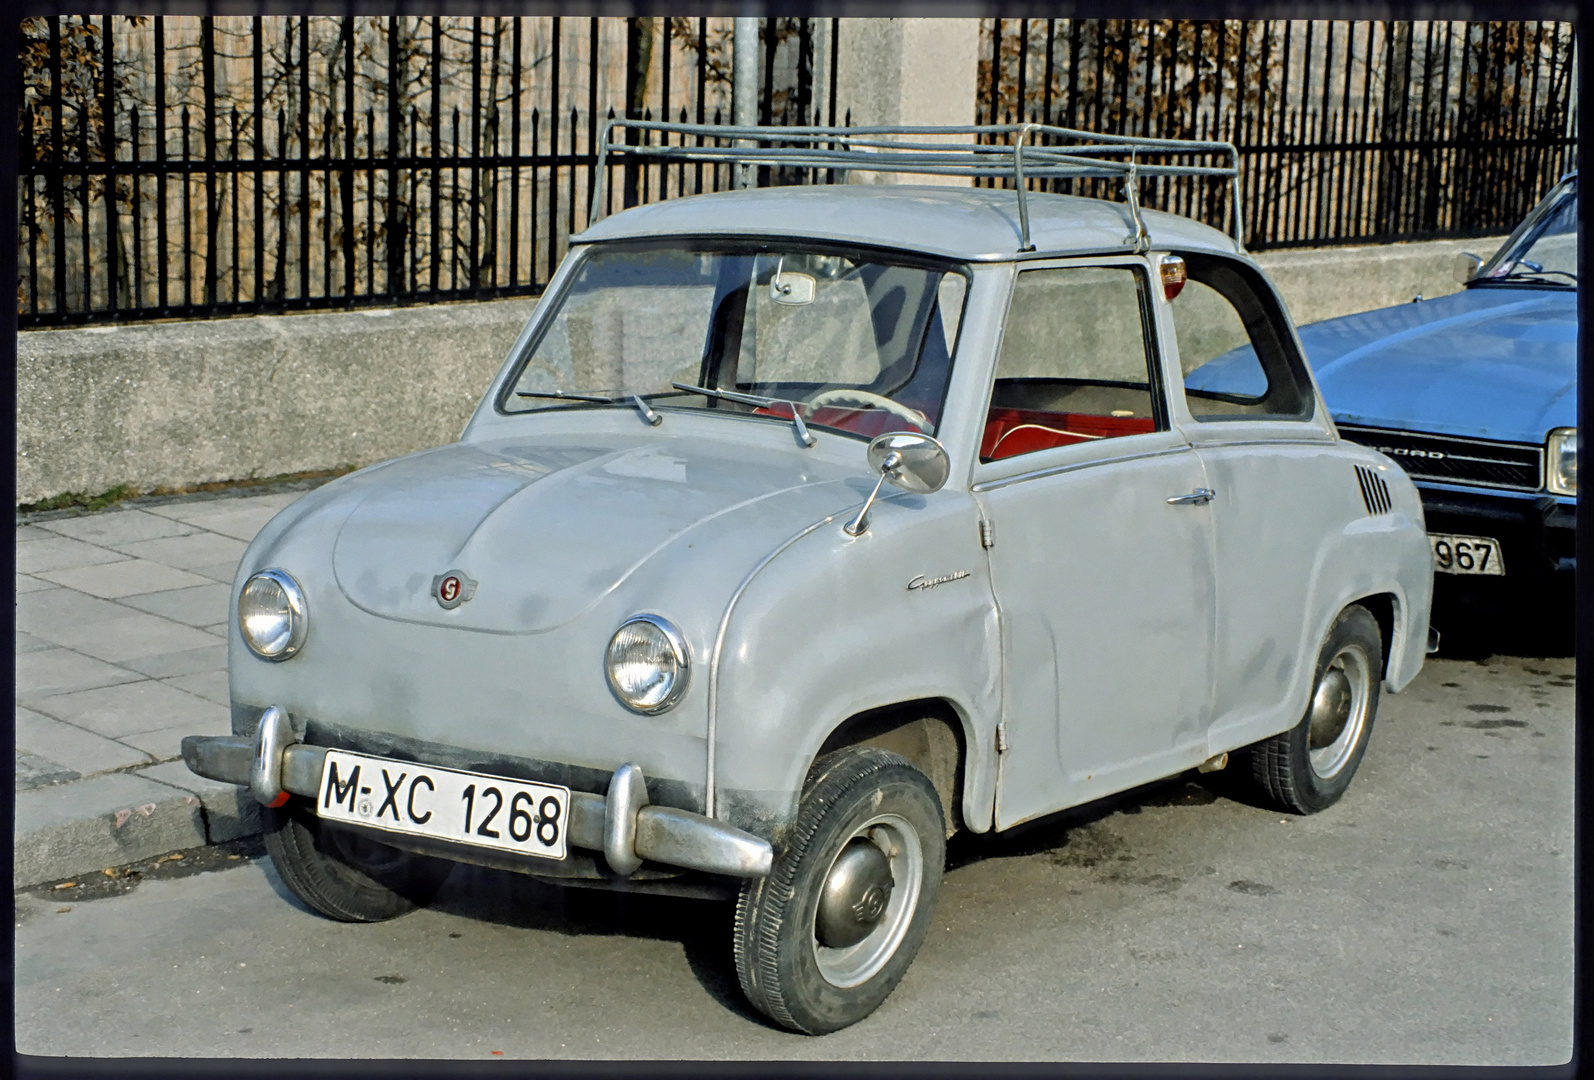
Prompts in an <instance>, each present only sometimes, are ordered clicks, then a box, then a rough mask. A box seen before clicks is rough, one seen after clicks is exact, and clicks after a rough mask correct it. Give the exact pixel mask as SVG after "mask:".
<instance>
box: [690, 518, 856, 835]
mask: <svg viewBox="0 0 1594 1080" xmlns="http://www.w3.org/2000/svg"><path fill="white" fill-rule="evenodd" d="M845 512H846V511H842V512H841V513H836V514H831V515H830V516H829V517H826V518H821V519H820V520H819V521H816V522H814V523H813V524H812V525H810V526H808V527H807V528H806V529H803V530H802V531H800V532H798V533H797V534H796V535H794V536H792V537H791V538H790V539H788V540H786V541H785V542H784V543H782V544H781V545H780V546H779V547H777V548H776V549H775V550H774V551H771V552H770V553H769V554H768V555H765V556H764V558H763V559H762V560H760V562H759V563H758V565H757V566H755V567H753V568H752V569H751V570H749V571H748V572H747V576H746V577H744V578H743V579H742V583H741V584H740V585H738V586H736V591H735V592H733V593H731V598H730V600H729V601H727V602H726V604H725V614H724V615H722V616H721V617H720V628H719V633H717V634H716V635H715V636H714V652H713V655H712V656H711V657H710V658H709V662H708V729H707V732H706V737H707V739H708V748H707V754H706V757H707V759H708V760H707V777H706V778H705V780H704V784H703V816H704V817H708V818H712V817H713V816H714V757H715V749H716V747H715V742H716V739H717V736H718V733H719V703H720V657H721V656H723V655H725V632H726V631H727V630H728V629H730V625H731V612H733V611H735V610H736V602H737V601H738V600H740V599H741V598H742V593H744V592H746V591H747V586H749V585H751V584H752V583H753V579H754V578H755V577H757V576H758V575H759V573H760V571H762V570H763V569H764V567H766V566H768V565H769V564H770V563H772V562H774V561H775V557H776V556H777V555H779V554H780V553H781V552H783V551H785V550H786V549H787V548H789V547H791V546H792V545H793V544H795V543H796V542H797V541H799V540H801V539H802V538H803V537H805V536H807V535H808V534H809V533H811V532H814V531H815V530H817V529H822V528H824V527H825V526H826V525H829V524H830V523H831V522H833V521H835V520H836V519H837V518H839V517H841V516H842V513H845Z"/></svg>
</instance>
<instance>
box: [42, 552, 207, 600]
mask: <svg viewBox="0 0 1594 1080" xmlns="http://www.w3.org/2000/svg"><path fill="white" fill-rule="evenodd" d="M38 576H39V577H41V578H43V579H44V580H45V581H51V582H54V583H55V584H57V585H65V586H66V587H67V588H69V589H76V590H78V591H79V592H86V593H88V594H89V595H90V596H98V597H99V598H100V599H102V600H119V599H121V598H122V597H124V596H138V595H141V594H144V593H154V592H166V591H170V590H174V589H187V588H192V587H193V586H195V585H205V584H208V582H207V581H206V580H205V579H204V578H202V577H200V576H199V575H197V574H190V573H189V572H188V571H187V570H178V569H176V568H175V567H171V566H162V565H161V564H160V563H158V562H150V561H149V560H148V559H129V560H127V561H126V562H114V563H99V564H97V565H94V566H79V567H74V568H73V569H71V570H45V571H42V572H40V573H39V575H38Z"/></svg>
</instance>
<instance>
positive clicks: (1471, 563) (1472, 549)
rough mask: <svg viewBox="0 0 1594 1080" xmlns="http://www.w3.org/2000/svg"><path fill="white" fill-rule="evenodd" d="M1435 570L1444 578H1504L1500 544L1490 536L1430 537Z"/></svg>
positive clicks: (1431, 534) (1436, 535) (1432, 534)
mask: <svg viewBox="0 0 1594 1080" xmlns="http://www.w3.org/2000/svg"><path fill="white" fill-rule="evenodd" d="M1428 540H1429V542H1430V543H1431V544H1433V568H1434V570H1435V571H1436V572H1437V573H1441V574H1504V573H1505V561H1504V560H1503V559H1501V558H1500V541H1498V540H1492V539H1490V538H1489V537H1487V536H1450V535H1448V534H1445V533H1429V534H1428Z"/></svg>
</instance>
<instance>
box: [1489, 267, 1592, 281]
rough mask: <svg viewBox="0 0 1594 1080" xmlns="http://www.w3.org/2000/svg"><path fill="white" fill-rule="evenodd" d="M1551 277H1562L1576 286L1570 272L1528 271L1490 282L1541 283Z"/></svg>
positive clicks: (1573, 276)
mask: <svg viewBox="0 0 1594 1080" xmlns="http://www.w3.org/2000/svg"><path fill="white" fill-rule="evenodd" d="M1552 275H1555V276H1558V277H1564V278H1566V279H1568V280H1569V281H1571V283H1572V284H1573V285H1576V284H1577V275H1576V274H1574V273H1572V272H1570V271H1568V270H1529V271H1528V272H1527V273H1524V274H1518V273H1514V272H1513V273H1510V274H1507V275H1505V276H1504V277H1499V278H1493V279H1492V280H1494V281H1542V280H1543V279H1545V278H1548V277H1550V276H1552Z"/></svg>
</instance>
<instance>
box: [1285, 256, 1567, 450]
mask: <svg viewBox="0 0 1594 1080" xmlns="http://www.w3.org/2000/svg"><path fill="white" fill-rule="evenodd" d="M1300 335H1301V343H1302V344H1303V345H1304V346H1305V348H1306V355H1307V358H1308V360H1310V362H1311V365H1312V370H1313V372H1314V373H1315V374H1316V376H1317V382H1318V385H1319V386H1320V387H1321V388H1322V391H1323V398H1324V400H1325V401H1327V402H1328V408H1329V411H1330V412H1331V413H1333V416H1334V419H1335V420H1336V421H1338V422H1340V423H1343V424H1365V425H1368V426H1370V427H1382V428H1394V429H1397V430H1404V431H1427V432H1434V433H1436V434H1445V435H1457V436H1462V437H1469V438H1478V439H1498V440H1500V441H1503V442H1524V443H1541V442H1543V441H1544V437H1545V434H1546V432H1548V431H1549V430H1550V429H1551V428H1555V427H1572V426H1573V425H1575V424H1576V423H1577V294H1576V293H1575V292H1572V291H1571V290H1564V289H1555V290H1551V289H1528V288H1520V287H1498V288H1491V287H1474V288H1470V289H1465V290H1463V291H1461V292H1459V293H1454V294H1452V295H1450V296H1446V297H1441V298H1440V299H1438V300H1425V301H1423V302H1421V303H1412V304H1400V305H1398V306H1396V307H1388V308H1383V309H1380V310H1378V311H1368V312H1364V313H1362V314H1360V315H1347V316H1344V317H1343V318H1338V319H1327V320H1325V321H1323V322H1320V323H1313V324H1312V325H1310V326H1304V327H1301V329H1300Z"/></svg>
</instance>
